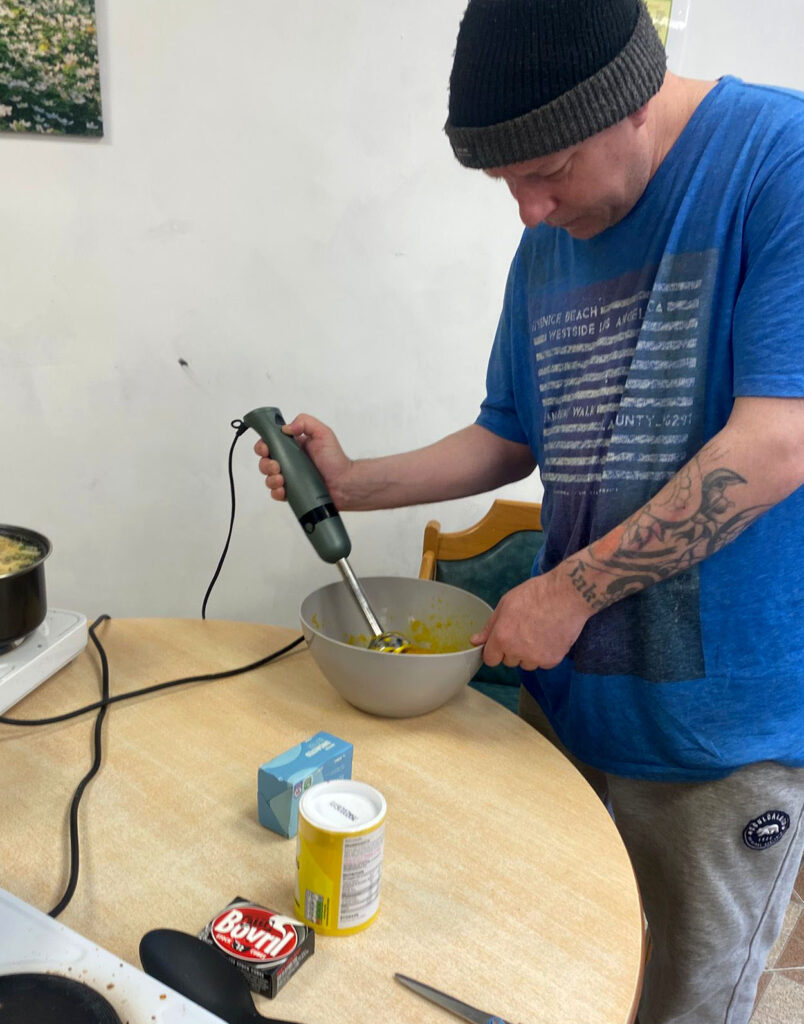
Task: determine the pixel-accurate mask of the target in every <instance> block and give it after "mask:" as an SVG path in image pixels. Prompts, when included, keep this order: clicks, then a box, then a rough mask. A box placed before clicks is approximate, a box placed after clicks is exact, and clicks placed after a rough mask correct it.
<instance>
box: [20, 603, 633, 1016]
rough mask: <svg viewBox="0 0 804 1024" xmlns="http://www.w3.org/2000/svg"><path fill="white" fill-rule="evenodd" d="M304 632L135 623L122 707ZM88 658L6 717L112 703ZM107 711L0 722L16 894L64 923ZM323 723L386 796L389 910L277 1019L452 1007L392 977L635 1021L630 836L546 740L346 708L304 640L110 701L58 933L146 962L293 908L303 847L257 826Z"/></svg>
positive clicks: (116, 627)
mask: <svg viewBox="0 0 804 1024" xmlns="http://www.w3.org/2000/svg"><path fill="white" fill-rule="evenodd" d="M295 635H296V634H295V633H294V632H293V631H291V630H287V629H280V628H277V627H272V626H265V625H256V624H251V623H241V622H226V621H217V620H215V621H213V620H207V621H202V620H180V619H119V620H114V619H113V620H111V621H108V622H104V623H103V624H101V625H100V626H99V627H98V637H99V639H100V640H101V642H102V644H103V646H104V648H105V650H106V653H107V656H108V660H109V666H110V674H111V692H112V693H113V694H115V693H122V692H124V691H127V690H134V689H137V688H139V687H143V686H147V685H150V684H153V683H158V682H162V681H164V680H167V679H175V678H179V677H183V676H187V675H193V674H199V673H209V672H216V671H220V670H222V669H228V668H235V667H238V666H241V665H248V664H250V663H252V662H254V661H256V660H258V659H259V658H261V657H263V656H265V655H267V654H269V653H270V652H271V651H273V650H275V649H277V648H279V647H281V646H282V645H284V644H286V643H287V642H289V641H290V640H292V639H293V638H294V636H295ZM99 692H100V669H99V658H98V655H97V653H96V651H95V649H94V647H93V645H92V643H91V642H90V644H89V645H88V647H87V649H86V651H84V652H83V653H82V654H80V655H79V656H78V658H76V659H75V661H73V662H72V663H71V664H70V665H69V666H67V667H66V668H64V669H62V670H61V671H60V672H58V673H57V674H56V675H55V676H53V677H52V678H51V679H49V680H47V681H46V682H45V683H44V684H42V685H41V686H40V687H39V688H38V689H37V690H35V691H34V692H33V693H32V694H31V695H30V696H28V697H27V698H25V700H23V701H21V702H20V703H19V704H18V705H17V706H16V707H14V708H13V709H11V710H9V711H7V712H6V714H7V715H13V716H14V717H20V718H35V717H46V716H51V715H55V714H57V713H59V712H61V711H65V710H69V709H71V708H73V707H78V706H81V705H83V704H86V703H88V702H90V701H92V700H95V699H97V697H98V695H99ZM94 717H95V716H94V715H93V714H88V715H85V716H83V717H82V718H80V719H73V720H70V721H67V722H63V723H60V724H55V725H48V726H43V727H40V728H24V729H21V728H15V727H12V726H8V725H0V778H2V779H3V785H2V787H0V820H2V822H3V827H2V829H0V863H1V864H2V865H3V875H2V879H0V884H2V885H3V886H4V887H5V888H6V889H8V890H9V891H10V892H12V893H14V895H16V896H18V897H20V898H21V899H23V900H25V901H27V902H29V903H31V904H33V905H34V906H36V907H39V908H40V909H41V910H45V911H47V910H48V909H49V908H50V907H51V906H53V905H54V904H55V903H56V902H57V901H58V899H59V898H60V896H61V894H62V892H63V890H64V886H65V884H66V877H67V870H68V847H67V839H66V835H67V825H66V823H67V810H68V807H69V803H70V800H71V798H72V794H73V791H74V790H75V787H76V785H77V784H78V782H79V780H80V778H81V777H82V776H83V775H84V773H85V772H86V770H87V769H88V768H89V765H90V763H91V760H92V747H91V734H92V729H93V723H94ZM321 730H324V731H326V732H329V733H332V734H333V735H335V736H338V737H340V738H341V739H345V740H348V741H349V742H350V743H352V744H353V747H354V758H353V770H352V776H353V778H356V779H360V780H362V781H364V782H368V783H370V784H371V785H373V786H375V787H376V788H377V789H379V790H380V791H381V792H382V793H383V795H384V796H385V798H386V800H387V805H388V812H387V820H386V834H385V852H384V860H383V876H382V895H381V903H380V912H379V915H378V917H377V919H376V920H375V921H374V922H373V923H372V924H371V925H370V926H369V927H368V928H367V929H366V930H365V931H363V932H360V933H358V934H355V935H350V936H343V937H331V936H323V935H319V936H317V937H316V949H315V953H314V955H313V957H312V958H311V959H310V960H309V961H308V962H307V963H305V964H304V965H303V966H302V968H301V970H300V971H299V972H298V973H297V974H296V975H295V977H294V978H293V979H291V980H290V981H289V982H288V984H287V985H286V986H285V987H284V988H283V989H282V990H281V991H280V992H279V994H278V995H277V997H276V998H275V999H273V1000H267V999H265V998H263V997H261V996H258V997H256V1003H257V1006H258V1008H259V1009H260V1011H261V1012H262V1013H264V1014H268V1015H279V1016H284V1017H289V1018H293V1019H295V1020H299V1021H305V1022H307V1024H338V1022H343V1024H347V1022H348V1024H356V1022H360V1021H367V1022H368V1021H371V1022H375V1021H378V1020H395V1021H416V1022H417V1024H427V1022H430V1021H432V1022H433V1024H438V1022H439V1021H444V1022H445V1021H447V1020H449V1019H450V1018H449V1015H448V1014H447V1013H446V1011H444V1010H442V1009H440V1008H439V1007H436V1006H433V1005H431V1004H430V1003H428V1002H427V1001H425V1000H423V999H421V998H420V997H418V996H416V995H414V994H413V993H411V992H409V991H407V990H406V989H403V988H402V986H400V985H399V984H397V983H396V982H395V981H394V980H393V974H394V972H395V971H399V972H400V973H403V974H407V975H410V976H411V977H414V978H417V979H419V980H421V981H424V982H425V983H427V984H430V985H433V986H435V987H436V988H440V989H442V990H444V991H446V992H448V993H450V994H451V995H455V996H457V997H458V998H460V999H462V1000H463V1001H465V1002H467V1003H470V1004H472V1005H475V1006H480V1007H482V1008H483V1009H488V1010H490V1011H493V1012H494V1013H497V1014H499V1015H500V1016H502V1017H504V1018H505V1019H506V1020H508V1021H518V1022H520V1024H526V1022H529V1021H533V1022H540V1024H566V1022H567V1021H572V1022H581V1024H628V1022H630V1021H631V1020H633V1017H634V1011H635V1002H636V998H637V995H638V990H639V986H640V982H641V973H642V962H643V953H642V935H643V931H642V915H641V908H640V902H639V895H638V891H637V886H636V882H635V880H634V875H633V872H632V869H631V866H630V862H629V860H628V856H627V854H626V851H625V848H624V847H623V844H622V842H621V840H620V838H619V836H618V834H617V831H616V829H615V827H614V824H613V822H612V821H611V819H610V817H609V815H608V814H607V812H606V810H605V808H604V807H603V805H602V804H601V803H600V802H599V800H598V799H597V797H596V796H595V794H594V793H593V791H592V790H591V788H590V787H589V786H588V785H587V783H586V782H585V780H584V779H583V778H582V777H581V776H580V775H579V774H578V772H577V771H576V770H575V768H573V767H572V765H571V764H569V762H568V761H567V760H566V759H565V758H564V757H563V756H562V755H561V754H560V753H559V752H558V751H557V750H556V749H555V748H554V747H553V746H552V745H551V744H549V743H548V742H547V741H546V740H545V739H544V738H543V737H541V736H540V735H538V734H537V733H536V732H535V731H534V730H533V729H532V728H531V727H530V726H528V725H527V724H526V723H524V722H523V721H521V720H520V719H519V718H517V716H516V715H513V714H512V713H511V712H509V711H507V710H506V709H505V708H503V707H502V706H500V705H498V704H496V703H495V702H493V701H491V700H489V699H488V698H486V697H483V696H481V695H480V694H479V693H477V692H476V691H474V690H472V689H471V688H468V687H467V689H466V690H465V692H463V693H462V694H460V695H459V696H458V697H456V698H454V699H453V700H452V701H450V702H449V703H448V704H447V705H445V706H444V707H443V708H440V709H439V710H437V711H434V712H432V713H430V714H427V715H423V716H421V717H419V718H409V719H383V718H378V717H374V716H371V715H367V714H365V713H363V712H361V711H358V710H356V709H355V708H353V707H351V706H350V705H349V704H347V703H346V702H345V701H344V700H342V698H341V697H339V696H338V694H337V693H336V692H335V691H334V690H333V689H332V687H331V686H330V685H329V684H328V683H327V681H326V680H325V678H324V677H323V676H322V674H321V673H320V671H319V670H318V668H317V667H316V665H315V663H314V662H313V660H312V658H311V655H310V654H309V652H308V651H307V650H306V649H305V648H304V646H303V645H301V646H300V647H299V648H296V649H295V650H294V651H292V652H291V653H289V654H287V655H284V656H283V657H282V658H280V659H278V660H276V661H275V662H272V663H271V664H269V665H266V666H264V667H262V668H259V669H256V670H253V671H251V672H249V673H247V674H244V675H238V676H235V677H233V678H229V679H222V680H216V681H212V682H204V683H193V684H189V685H184V686H181V687H178V688H174V689H169V690H165V691H162V692H160V693H157V694H153V695H148V696H144V697H138V698H135V699H133V700H131V701H124V702H121V703H118V704H114V705H112V706H111V707H110V708H109V710H108V712H107V715H106V721H105V724H104V730H103V736H104V753H103V765H102V768H101V771H100V773H99V774H98V776H97V777H96V778H95V779H94V780H93V781H92V783H91V784H90V786H89V787H88V789H87V791H86V793H85V795H84V798H83V802H82V804H81V809H80V815H79V821H80V842H81V868H80V875H79V878H78V886H77V889H76V892H75V895H74V897H73V899H72V902H71V903H70V904H69V906H68V907H67V908H66V909H65V911H64V912H63V914H62V915H61V917H60V920H61V921H62V922H63V923H64V924H66V925H68V926H69V927H70V928H73V929H75V930H76V931H78V932H80V933H81V934H83V935H85V936H87V937H88V938H90V939H92V940H93V941H95V942H97V943H98V944H99V945H101V946H103V947H105V948H106V949H108V950H111V951H112V952H113V953H115V954H116V955H118V956H120V957H121V958H123V959H124V960H126V961H128V962H129V963H132V964H135V965H137V966H139V957H138V953H137V949H138V945H139V940H140V938H141V937H142V935H143V934H144V933H145V932H146V931H148V930H150V929H152V928H159V927H168V928H177V929H180V930H182V931H188V932H192V933H197V932H198V931H199V930H200V929H201V928H202V927H203V926H204V925H205V924H206V923H207V921H208V920H209V919H210V918H211V917H212V916H213V915H214V914H215V913H216V912H217V911H218V910H220V909H221V908H223V907H224V906H225V905H226V904H227V903H229V902H230V901H231V900H232V899H234V897H236V896H241V897H245V898H247V899H250V900H253V901H254V902H257V903H261V904H264V905H266V906H269V907H271V908H273V909H275V910H278V911H280V912H281V913H284V914H287V915H289V916H293V892H294V880H295V851H296V843H295V840H293V839H286V838H283V837H281V836H279V835H278V834H276V833H274V832H271V831H269V830H268V829H265V828H263V827H262V826H261V825H260V824H259V822H258V819H257V800H256V793H257V770H258V768H259V766H260V765H261V764H263V763H265V762H266V761H269V760H271V759H272V758H274V757H275V756H277V755H278V754H280V753H282V752H283V751H285V750H287V749H288V748H290V747H293V746H295V745H296V744H298V743H300V742H301V741H302V740H305V739H307V738H309V737H311V736H313V735H314V734H315V733H317V732H319V731H321Z"/></svg>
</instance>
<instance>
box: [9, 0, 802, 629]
mask: <svg viewBox="0 0 804 1024" xmlns="http://www.w3.org/2000/svg"><path fill="white" fill-rule="evenodd" d="M464 5H465V0H438V2H437V3H433V0H406V2H404V3H395V4H391V3H386V2H382V0H337V2H336V3H333V2H324V0H299V2H297V3H290V4H289V3H286V2H284V0H283V2H281V3H280V2H278V0H239V2H238V3H237V4H231V3H227V2H224V0H98V4H97V11H98V29H99V42H100V49H101V79H102V90H103V108H104V125H105V132H106V134H105V137H104V138H103V139H102V140H98V141H85V140H82V141H77V140H63V139H53V138H42V137H33V136H28V137H22V136H15V135H5V136H0V182H2V187H1V188H0V225H1V227H0V230H1V231H2V245H0V311H1V314H0V315H1V317H2V319H1V320H0V324H2V327H0V330H1V331H2V334H0V346H1V347H0V399H1V400H2V411H3V416H2V465H3V474H2V485H0V521H3V522H6V523H17V524H22V525H27V526H31V527H34V528H36V529H39V530H41V531H42V532H44V533H45V534H47V535H48V536H49V537H50V538H51V540H52V541H53V544H54V553H53V555H52V557H51V559H50V561H49V563H48V568H47V577H48V587H49V599H50V604H51V605H52V606H54V607H67V608H73V609H76V610H80V611H84V612H85V613H86V614H87V615H90V616H94V615H96V614H98V613H99V612H102V611H106V612H108V613H110V614H111V615H113V616H152V615H179V616H195V615H197V614H199V610H200V604H201V598H202V596H203V593H204V590H205V589H206V585H207V583H208V581H209V578H210V576H211V574H212V571H213V569H214V567H215V564H216V561H217V558H218V554H219V552H220V548H221V546H222V544H223V540H224V537H225V532H226V527H227V524H228V515H229V492H228V481H227V477H226V457H227V452H228V449H229V445H230V442H231V438H232V431H231V429H230V427H229V421H230V420H231V419H233V418H235V417H239V416H242V415H243V414H244V413H245V412H247V411H248V410H249V409H251V408H253V407H255V406H257V405H279V406H280V407H281V408H282V409H283V411H284V412H285V415H286V416H287V417H288V418H290V417H291V416H292V415H294V414H295V413H296V412H298V411H301V410H304V411H309V412H313V413H315V414H317V415H319V416H320V417H321V418H323V419H325V420H327V421H329V422H330V423H331V424H332V425H333V426H335V427H336V428H337V430H338V431H339V434H340V436H341V439H342V441H343V443H344V446H345V447H346V449H347V451H349V452H350V453H351V454H353V455H372V454H380V453H385V452H388V451H395V450H401V449H405V448H408V447H414V446H418V445H421V444H425V443H427V442H428V441H430V440H433V439H435V438H436V437H439V436H441V435H442V434H443V433H446V432H449V431H451V430H453V429H456V428H458V427H461V426H464V425H465V424H466V423H468V422H471V421H472V420H473V419H474V417H475V415H476V412H477V407H478V404H479V402H480V400H481V398H482V394H483V377H484V372H485V363H486V357H487V352H488V347H489V344H490V341H491V337H492V335H493V331H494V327H495V325H496V320H497V315H498V311H499V305H500V298H501V294H502V288H503V284H504V280H505V275H506V273H507V268H508V263H509V260H510V256H511V254H512V252H513V248H514V246H515V244H516V240H517V238H518V237H519V232H520V227H519V225H518V223H517V220H516V211H515V207H514V206H513V203H512V202H511V200H510V199H509V198H508V197H507V195H506V193H505V191H504V188H503V187H502V186H500V185H497V184H496V183H492V182H490V181H488V180H487V179H485V178H484V177H483V176H482V175H481V174H480V173H478V172H470V171H466V170H464V169H462V168H461V167H460V166H459V165H458V164H457V162H456V161H455V160H454V158H453V157H452V154H451V152H450V149H449V145H448V143H447V141H446V138H445V136H444V135H443V132H442V130H441V128H442V125H443V122H444V120H445V117H446V103H447V81H448V76H449V69H450V64H451V56H452V50H453V47H454V42H455V36H456V32H457V26H458V22H459V19H460V14H461V12H462V10H463V8H464ZM798 7H799V4H798V0H789V2H786V3H785V2H782V0H776V2H774V0H766V2H765V3H764V4H763V5H762V21H761V23H759V24H758V22H757V19H756V16H755V14H754V11H755V10H756V9H757V8H756V5H755V4H754V3H752V2H750V0H741V2H736V0H731V2H728V0H692V4H691V13H690V21H689V36H688V39H687V45H686V49H685V70H686V71H688V72H689V73H690V74H693V75H697V76H701V77H703V76H714V75H717V74H722V73H725V72H728V71H731V72H735V73H738V74H741V75H743V76H744V77H747V78H755V79H763V80H766V81H767V80H774V81H777V82H779V83H781V84H787V85H793V86H798V87H801V88H804V73H802V69H801V64H800V57H799V53H798V44H799V40H800V38H801V27H802V21H803V20H804V16H803V15H802V14H801V13H800V12H799V10H798ZM180 359H182V360H184V361H186V363H187V364H188V365H187V366H186V367H183V366H181V365H180V364H179V360H180ZM252 443H253V435H252V434H250V433H249V434H247V435H245V436H244V437H243V438H242V439H241V441H240V442H239V445H238V449H237V451H236V453H235V479H236V486H237V496H238V513H237V520H236V524H235V534H234V539H233V542H232V546H231V549H230V553H229V558H228V561H227V563H226V565H225V567H224V570H223V573H222V575H221V578H220V580H219V582H218V585H217V587H216V590H215V593H214V594H213V597H212V600H211V602H210V606H209V610H208V611H209V614H210V615H211V616H216V617H222V618H239V619H251V620H255V621H270V622H276V623H281V624H287V625H295V624H296V622H297V617H296V611H297V608H298V604H299V602H300V600H301V598H302V597H303V596H304V595H305V594H307V593H309V592H310V591H311V590H313V589H315V588H317V587H318V586H321V585H323V584H324V583H328V582H331V581H333V580H334V579H336V578H337V572H336V570H335V569H333V568H332V567H330V566H327V565H325V564H324V563H322V562H320V561H319V560H318V558H317V556H316V555H315V553H314V552H313V550H312V548H311V547H310V546H309V545H308V543H307V541H306V540H305V538H304V536H303V534H302V532H301V530H300V529H299V527H298V525H297V524H296V522H295V520H294V518H293V516H292V514H291V513H290V511H289V509H288V508H287V507H284V506H279V505H277V504H275V503H274V502H271V501H270V500H269V498H268V495H267V492H266V491H265V489H264V487H263V484H262V478H261V477H260V476H259V474H258V473H257V470H256V459H255V458H254V456H253V454H252V453H251V445H252ZM504 493H506V494H508V495H509V496H514V497H521V498H538V497H539V496H540V493H541V492H540V487H539V485H538V480H537V479H536V478H534V479H533V480H531V481H527V482H524V483H521V484H518V485H516V486H514V487H511V488H507V489H505V491H504ZM489 501H490V498H489V497H488V496H484V497H481V498H475V499H466V500H464V501H461V502H455V503H451V504H446V505H438V506H428V507H426V508H416V509H407V510H398V511H390V512H374V513H362V514H353V515H347V516H346V517H345V518H346V524H347V528H348V530H349V532H350V535H351V537H352V542H353V557H352V564H353V567H354V568H355V570H356V571H357V572H358V573H359V574H364V575H373V574H379V573H392V574H400V575H414V574H415V573H416V570H417V566H418V558H419V550H420V543H421V534H422V529H423V526H424V523H425V522H426V520H427V519H429V518H431V517H436V518H440V519H441V520H442V522H443V523H444V525H445V526H446V527H447V528H449V529H458V528H461V527H463V526H465V525H468V524H469V523H470V522H471V521H473V520H475V519H477V518H479V516H480V515H481V514H482V513H483V511H485V509H486V508H487V507H488V504H489Z"/></svg>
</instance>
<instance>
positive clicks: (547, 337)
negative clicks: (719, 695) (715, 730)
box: [531, 251, 717, 681]
mask: <svg viewBox="0 0 804 1024" xmlns="http://www.w3.org/2000/svg"><path fill="white" fill-rule="evenodd" d="M716 265H717V253H716V252H715V251H707V252H697V253H683V254H679V255H665V257H664V258H663V259H662V262H661V264H660V265H659V267H658V268H656V267H650V268H645V269H644V270H642V271H640V272H635V273H631V274H627V275H624V276H622V277H619V278H615V279H612V280H608V281H601V282H597V283H595V284H593V285H590V286H588V287H586V288H584V289H581V290H578V291H575V292H572V293H564V294H557V295H555V296H552V297H550V298H547V299H545V298H544V297H543V296H541V297H540V301H539V304H538V307H537V308H533V309H532V315H531V332H532V341H533V356H534V360H535V366H534V377H535V379H536V380H537V382H538V387H539V393H540V397H541V403H542V409H543V422H544V430H543V453H542V459H541V465H540V468H541V476H542V481H543V483H544V486H545V489H546V490H548V491H549V492H550V494H551V496H552V509H551V530H555V531H556V532H555V533H554V534H553V535H554V536H555V535H558V546H559V549H560V550H563V552H564V556H565V557H566V555H568V554H571V553H572V552H574V551H577V550H578V549H579V548H581V547H584V546H585V545H586V544H588V543H589V542H590V540H595V539H597V538H599V537H601V536H603V535H604V534H605V533H607V532H608V531H609V530H610V529H611V528H612V527H614V526H616V525H617V524H618V523H621V522H622V521H623V520H624V519H625V518H626V517H627V516H629V515H630V514H631V513H632V512H634V511H635V510H636V509H638V508H639V507H640V506H642V505H643V504H644V503H645V502H646V501H648V499H649V498H651V497H652V496H653V495H654V494H655V493H656V492H657V491H658V490H659V489H660V488H661V487H662V486H663V484H665V483H666V482H667V481H668V480H669V479H670V478H671V477H672V476H673V475H674V474H675V473H676V472H677V471H678V470H679V469H680V468H681V466H683V465H684V464H685V463H686V462H688V461H689V460H690V458H691V457H692V456H693V455H694V454H695V453H696V452H697V451H698V450H699V449H700V448H701V446H702V444H703V405H704V402H703V393H704V387H705V383H706V352H707V341H708V334H709V330H708V328H709V309H710V306H711V300H712V294H713V290H714V281H715V270H716ZM648 622H650V623H651V627H650V629H646V628H643V627H644V626H645V624H646V623H648ZM572 655H573V658H574V661H575V667H576V670H577V671H580V672H587V671H588V672H593V673H594V674H600V675H638V676H641V677H642V678H646V679H651V680H653V681H670V680H673V679H690V678H697V677H698V676H701V675H703V674H704V666H703V654H702V646H701V636H700V623H699V615H698V573H697V569H695V568H694V569H692V570H689V571H687V572H684V573H680V574H679V575H678V576H675V577H672V578H671V579H669V580H665V581H664V582H662V583H660V584H657V585H655V586H653V587H649V588H648V589H646V590H645V591H643V592H642V593H640V594H635V595H633V596H631V597H628V598H626V599H624V600H623V601H620V602H618V603H617V604H614V605H612V606H611V607H610V608H608V609H605V610H604V611H602V612H600V613H598V614H597V615H595V616H593V617H592V618H591V619H590V620H589V622H588V624H587V626H586V628H585V629H584V631H583V633H582V634H581V637H580V638H579V640H578V642H577V643H576V645H575V647H574V648H573V652H572Z"/></svg>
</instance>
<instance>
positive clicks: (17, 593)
mask: <svg viewBox="0 0 804 1024" xmlns="http://www.w3.org/2000/svg"><path fill="white" fill-rule="evenodd" d="M0 534H2V535H3V536H4V537H11V538H13V539H14V540H21V541H24V542H25V543H26V544H33V545H34V546H35V547H37V548H39V558H37V560H36V561H35V562H33V563H32V564H31V565H26V566H25V568H24V569H19V570H18V571H17V572H7V573H5V574H2V575H0V654H2V653H4V652H5V651H8V650H10V649H11V648H12V647H15V646H16V645H17V644H18V643H20V642H21V641H22V640H24V639H25V637H26V636H28V634H29V633H33V631H34V630H35V629H36V628H37V627H38V626H40V625H41V624H42V623H43V622H44V620H45V615H46V614H47V594H46V592H45V565H44V563H45V559H46V558H47V556H48V555H49V554H50V552H51V543H50V541H49V540H48V539H47V537H44V536H43V535H42V534H41V533H37V532H36V531H35V530H29V529H27V528H26V527H24V526H3V525H0Z"/></svg>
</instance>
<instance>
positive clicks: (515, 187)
mask: <svg viewBox="0 0 804 1024" xmlns="http://www.w3.org/2000/svg"><path fill="white" fill-rule="evenodd" d="M509 188H510V189H511V195H512V196H513V197H514V199H515V200H516V202H517V205H518V206H519V219H520V220H521V221H522V223H523V224H524V225H525V227H526V228H535V227H536V225H537V224H541V223H542V221H544V220H546V219H547V218H548V217H549V216H550V214H551V213H553V211H554V210H555V209H556V208H557V206H558V203H557V202H556V200H555V199H554V198H553V197H552V196H551V195H550V193H549V192H548V191H547V189H545V188H544V187H543V186H540V185H524V184H511V185H509Z"/></svg>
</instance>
